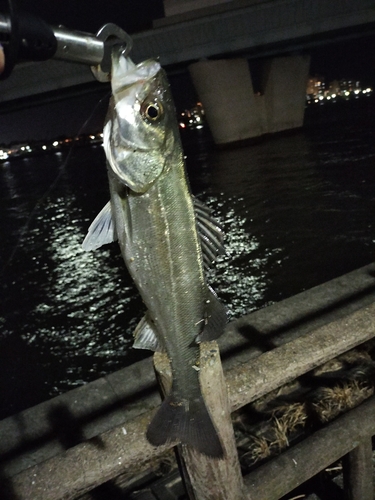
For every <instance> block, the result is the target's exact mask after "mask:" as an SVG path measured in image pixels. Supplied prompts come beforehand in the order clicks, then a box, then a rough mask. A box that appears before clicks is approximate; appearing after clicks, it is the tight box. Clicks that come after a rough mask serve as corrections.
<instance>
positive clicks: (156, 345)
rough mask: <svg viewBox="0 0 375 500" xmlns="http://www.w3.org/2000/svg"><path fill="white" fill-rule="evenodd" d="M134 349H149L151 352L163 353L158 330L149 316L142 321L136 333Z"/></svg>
mask: <svg viewBox="0 0 375 500" xmlns="http://www.w3.org/2000/svg"><path fill="white" fill-rule="evenodd" d="M134 338H135V340H134V344H133V348H134V349H149V350H150V351H162V350H163V349H162V346H161V344H160V342H159V339H158V336H157V333H156V329H155V327H154V325H153V324H152V322H151V319H150V317H149V314H148V313H146V315H145V316H144V317H143V318H142V319H141V321H140V322H139V323H138V325H137V327H136V329H135V331H134Z"/></svg>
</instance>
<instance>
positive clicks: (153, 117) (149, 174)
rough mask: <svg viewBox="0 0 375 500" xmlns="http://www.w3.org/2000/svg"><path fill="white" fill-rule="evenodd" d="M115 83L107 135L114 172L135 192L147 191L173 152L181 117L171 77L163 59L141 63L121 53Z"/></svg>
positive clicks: (116, 59)
mask: <svg viewBox="0 0 375 500" xmlns="http://www.w3.org/2000/svg"><path fill="white" fill-rule="evenodd" d="M111 85H112V99H111V102H110V107H109V112H108V115H107V120H106V123H105V126H104V131H103V143H104V149H105V153H106V156H107V160H108V164H109V168H110V170H111V171H112V173H113V174H114V175H115V176H116V177H117V179H118V180H119V181H120V182H121V183H123V184H125V185H126V186H127V187H128V188H130V189H131V190H132V191H135V192H137V193H144V192H145V191H147V189H148V188H149V187H150V186H151V185H152V184H153V183H154V182H155V180H156V179H157V178H158V177H159V176H160V175H161V173H162V172H163V170H164V167H165V163H166V161H165V160H166V157H167V156H168V151H170V150H171V149H172V148H173V142H174V137H175V135H174V121H175V120H176V118H175V111H174V105H173V100H172V97H171V93H170V90H169V85H168V82H167V78H166V76H165V73H164V71H163V70H162V68H161V66H160V64H159V62H158V61H155V60H147V61H144V62H142V63H140V64H138V65H136V64H134V63H133V62H132V61H131V60H130V59H129V58H128V57H126V56H125V55H123V53H122V52H121V50H117V51H116V50H115V51H114V53H113V55H112V79H111Z"/></svg>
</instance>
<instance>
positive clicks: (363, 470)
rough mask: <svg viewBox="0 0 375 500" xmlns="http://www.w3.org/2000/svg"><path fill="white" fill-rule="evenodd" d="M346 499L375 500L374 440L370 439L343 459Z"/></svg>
mask: <svg viewBox="0 0 375 500" xmlns="http://www.w3.org/2000/svg"><path fill="white" fill-rule="evenodd" d="M343 469H344V487H345V495H346V496H345V498H346V499H347V500H374V482H373V476H374V473H373V465H372V439H371V437H368V438H367V439H365V441H363V442H362V443H361V444H360V445H359V446H357V447H356V448H354V450H352V451H351V452H349V453H348V454H347V455H345V457H344V459H343Z"/></svg>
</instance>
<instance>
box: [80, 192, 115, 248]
mask: <svg viewBox="0 0 375 500" xmlns="http://www.w3.org/2000/svg"><path fill="white" fill-rule="evenodd" d="M116 240H117V236H116V232H115V225H114V223H113V219H112V211H111V202H110V201H109V202H108V203H107V204H106V205H105V206H104V208H103V209H102V210H101V211H100V212H99V214H98V215H97V216H96V217H95V219H94V221H93V222H92V224H91V226H90V227H89V230H88V233H87V235H86V238H85V239H84V241H83V243H82V248H83V250H86V251H87V252H88V251H90V250H96V249H97V248H100V247H101V246H102V245H106V244H107V243H112V242H113V241H116Z"/></svg>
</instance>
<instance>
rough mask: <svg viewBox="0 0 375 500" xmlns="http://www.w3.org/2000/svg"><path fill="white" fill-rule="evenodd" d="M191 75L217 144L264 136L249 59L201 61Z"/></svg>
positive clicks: (195, 64) (261, 115)
mask: <svg viewBox="0 0 375 500" xmlns="http://www.w3.org/2000/svg"><path fill="white" fill-rule="evenodd" d="M189 72H190V75H191V78H192V80H193V84H194V86H195V88H196V90H197V93H198V96H199V99H200V100H201V102H202V104H203V107H204V110H205V113H206V117H207V122H208V124H209V126H210V129H211V133H212V135H213V138H214V140H215V143H216V144H226V143H230V142H235V141H240V140H243V139H248V138H249V137H255V136H258V135H261V134H262V133H264V130H263V128H264V126H265V120H264V118H265V115H264V111H263V112H262V110H261V108H262V103H261V102H258V100H257V99H256V98H257V97H259V96H255V95H254V90H253V84H252V81H251V75H250V70H249V65H248V62H247V60H246V59H222V60H217V61H199V62H197V63H194V64H191V65H190V66H189ZM262 118H263V119H262Z"/></svg>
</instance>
